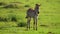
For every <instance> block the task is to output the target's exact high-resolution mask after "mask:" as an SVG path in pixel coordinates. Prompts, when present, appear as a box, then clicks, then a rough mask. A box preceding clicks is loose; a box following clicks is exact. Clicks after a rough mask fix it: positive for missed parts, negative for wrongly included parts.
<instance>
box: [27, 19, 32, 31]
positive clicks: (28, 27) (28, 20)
mask: <svg viewBox="0 0 60 34" xmlns="http://www.w3.org/2000/svg"><path fill="white" fill-rule="evenodd" d="M30 21H31V18H27V30H29V29H30Z"/></svg>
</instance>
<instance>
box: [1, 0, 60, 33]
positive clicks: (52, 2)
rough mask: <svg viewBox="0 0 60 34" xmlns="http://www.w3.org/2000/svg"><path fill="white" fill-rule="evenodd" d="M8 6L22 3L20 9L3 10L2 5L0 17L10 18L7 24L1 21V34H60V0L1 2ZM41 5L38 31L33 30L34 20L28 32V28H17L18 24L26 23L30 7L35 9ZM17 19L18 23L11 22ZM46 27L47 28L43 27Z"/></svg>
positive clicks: (10, 0)
mask: <svg viewBox="0 0 60 34" xmlns="http://www.w3.org/2000/svg"><path fill="white" fill-rule="evenodd" d="M0 2H3V3H5V4H7V5H9V4H11V3H12V2H20V3H19V4H17V5H18V8H3V7H4V6H5V5H0V17H2V18H7V19H8V18H9V19H8V21H7V22H5V21H0V34H49V33H48V32H51V33H50V34H60V0H0ZM36 3H38V4H41V6H40V10H39V11H40V14H39V16H38V30H37V31H35V30H33V27H32V26H33V20H31V29H30V30H29V31H26V27H16V26H18V25H17V24H18V23H26V18H25V16H26V11H27V9H28V8H29V7H24V6H25V5H29V6H30V7H32V8H34V6H35V4H36ZM11 17H15V18H16V19H17V22H15V21H10V18H11ZM41 25H45V26H41Z"/></svg>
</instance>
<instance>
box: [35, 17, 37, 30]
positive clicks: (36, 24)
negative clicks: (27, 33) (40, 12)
mask: <svg viewBox="0 0 60 34" xmlns="http://www.w3.org/2000/svg"><path fill="white" fill-rule="evenodd" d="M35 20H36V23H35V24H36V30H37V17H36V18H35Z"/></svg>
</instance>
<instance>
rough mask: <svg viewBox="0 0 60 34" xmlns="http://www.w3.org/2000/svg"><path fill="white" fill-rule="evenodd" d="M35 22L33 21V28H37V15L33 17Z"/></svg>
mask: <svg viewBox="0 0 60 34" xmlns="http://www.w3.org/2000/svg"><path fill="white" fill-rule="evenodd" d="M33 20H34V23H33V29H34V30H37V17H35V18H33Z"/></svg>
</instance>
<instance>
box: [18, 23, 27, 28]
mask: <svg viewBox="0 0 60 34" xmlns="http://www.w3.org/2000/svg"><path fill="white" fill-rule="evenodd" d="M26 25H27V24H26V23H23V22H21V23H19V24H18V27H25V26H26Z"/></svg>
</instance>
